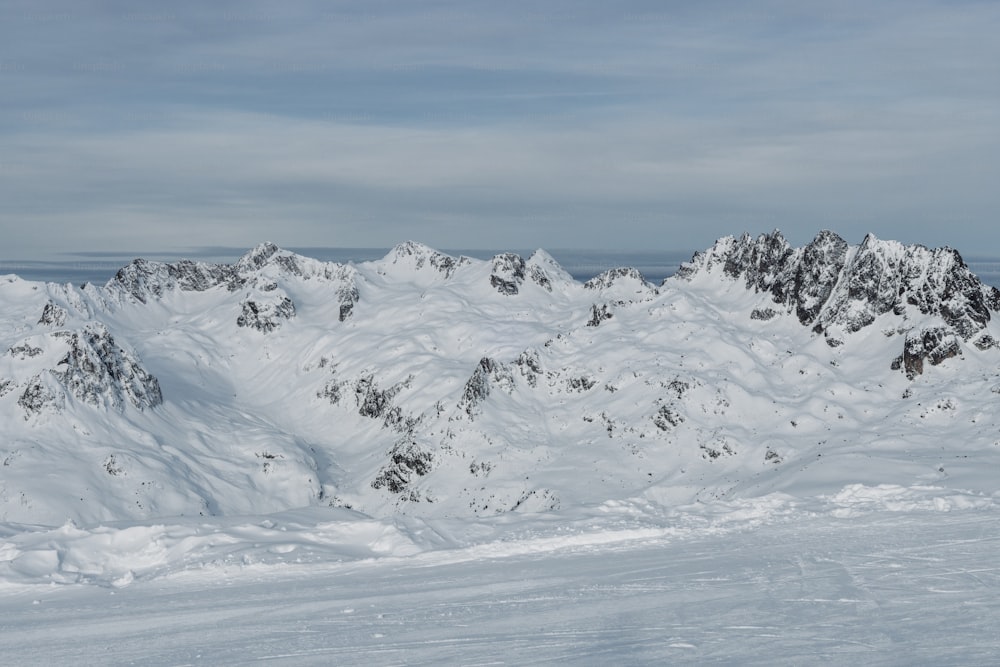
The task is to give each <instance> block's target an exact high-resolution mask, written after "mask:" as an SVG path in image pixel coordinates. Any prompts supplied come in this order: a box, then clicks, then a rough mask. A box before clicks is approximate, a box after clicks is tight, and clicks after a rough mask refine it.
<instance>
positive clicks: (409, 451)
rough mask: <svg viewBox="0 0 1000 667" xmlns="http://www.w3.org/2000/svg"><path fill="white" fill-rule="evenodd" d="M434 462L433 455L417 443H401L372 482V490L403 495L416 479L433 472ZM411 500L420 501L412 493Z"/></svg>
mask: <svg viewBox="0 0 1000 667" xmlns="http://www.w3.org/2000/svg"><path fill="white" fill-rule="evenodd" d="M433 462H434V457H433V455H432V454H431V453H430V452H428V451H424V450H422V449H421V448H420V447H419V446H418V445H417V443H415V442H412V441H403V442H399V443H397V444H396V445H395V446H394V447H393V448H392V450H391V451H390V452H389V463H388V465H386V466H384V467H383V468H382V469H380V470H379V472H378V474H377V475H376V476H375V479H374V480H372V484H371V485H372V488H373V489H382V488H385V489H386V490H388V491H389V492H390V493H397V494H402V493H404V492H406V491H407V490H408V489H409V487H410V484H411V483H412V481H413V479H414V477H423V476H424V475H426V474H427V473H429V472H430V471H431V465H432V463H433ZM409 500H419V497H418V496H417V495H416V494H413V493H412V492H411V494H410V496H409Z"/></svg>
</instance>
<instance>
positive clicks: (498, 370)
mask: <svg viewBox="0 0 1000 667" xmlns="http://www.w3.org/2000/svg"><path fill="white" fill-rule="evenodd" d="M534 362H535V364H536V366H537V357H536V359H535V360H534ZM526 363H529V362H527V361H526ZM529 368H530V366H529ZM532 372H534V371H532ZM494 384H496V385H499V386H501V387H502V388H503V389H505V390H506V391H508V392H509V391H513V388H514V376H513V374H512V373H511V370H510V368H509V367H508V366H506V365H505V364H501V363H499V362H497V361H494V360H493V359H490V358H489V357H483V358H482V359H480V360H479V364H478V365H477V366H476V370H474V371H473V372H472V376H471V377H469V379H468V380H467V381H466V383H465V389H464V391H463V392H462V398H461V400H460V401H459V403H458V405H459V407H460V408H462V409H463V410H465V413H466V414H467V415H469V417H472V418H475V416H476V415H477V414H479V411H480V409H481V408H480V406H481V404H482V403H483V401H485V400H486V398H487V397H488V396H489V395H490V391H491V388H492V386H493V385H494Z"/></svg>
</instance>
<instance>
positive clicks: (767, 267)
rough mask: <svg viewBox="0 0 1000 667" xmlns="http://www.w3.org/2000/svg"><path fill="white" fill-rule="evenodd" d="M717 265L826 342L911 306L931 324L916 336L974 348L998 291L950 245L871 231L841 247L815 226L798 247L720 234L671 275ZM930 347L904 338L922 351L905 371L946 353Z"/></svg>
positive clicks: (998, 303)
mask: <svg viewBox="0 0 1000 667" xmlns="http://www.w3.org/2000/svg"><path fill="white" fill-rule="evenodd" d="M720 267H721V273H722V274H723V275H724V276H725V277H727V278H729V279H732V280H742V281H743V282H744V283H745V285H746V287H747V289H750V290H753V291H754V292H758V293H768V294H770V295H771V297H772V299H773V301H774V303H776V304H779V305H781V306H784V308H785V310H786V312H789V313H795V315H796V316H797V318H798V320H799V322H800V323H801V324H803V325H806V326H810V327H812V328H813V331H815V332H816V333H823V334H824V335H825V336H827V337H828V341H829V342H830V343H831V345H837V344H839V343H840V342H841V341H840V338H839V334H836V335H834V332H836V331H842V332H844V333H848V334H849V333H853V332H856V331H860V330H861V329H863V328H865V327H867V326H869V325H871V324H872V323H874V322H875V320H876V319H877V318H879V317H880V316H882V315H885V314H887V313H895V314H896V315H898V316H904V318H905V317H906V314H907V311H913V315H914V316H916V315H918V314H919V315H922V316H930V317H932V318H935V319H937V320H938V322H939V325H933V326H932V327H931V329H930V330H928V329H922V331H923V333H921V334H920V336H918V337H919V338H920V339H921V341H923V340H924V339H927V340H928V341H946V342H947V345H948V348H949V350H953V349H957V348H956V347H955V345H957V343H956V344H955V345H953V344H952V343H953V339H954V338H955V337H957V338H958V339H961V340H963V341H970V340H972V339H973V338H976V339H977V342H976V345H977V347H980V348H982V345H981V344H980V342H981V341H980V340H979V335H980V334H981V333H983V331H984V329H985V327H986V323H987V322H989V320H990V318H991V315H990V312H991V311H994V312H996V311H998V310H1000V291H998V290H996V289H995V288H993V287H988V286H986V285H984V284H983V283H982V282H980V280H979V279H978V278H977V277H976V276H975V275H974V274H973V273H972V272H971V271H970V270H969V268H968V266H966V264H965V262H964V261H963V260H962V258H961V256H960V255H959V254H958V252H957V251H955V250H953V249H951V248H947V247H945V248H937V249H934V250H929V249H928V248H926V247H924V246H921V245H908V246H904V245H903V244H901V243H898V242H896V241H883V240H880V239H878V238H876V237H875V236H874V235H873V234H868V235H866V236H865V239H864V241H863V242H862V243H861V244H860V245H859V246H849V245H848V244H847V242H846V241H844V240H843V239H842V238H841V237H840V236H838V235H837V234H834V233H833V232H830V231H823V232H820V233H819V234H818V235H817V236H816V237H815V238H814V239H813V240H812V241H811V242H810V243H809V244H808V245H806V246H805V247H803V248H792V247H791V246H790V245H789V244H788V242H787V241H785V239H784V237H783V236H782V235H781V233H780V232H778V231H777V230H775V231H774V232H772V233H771V234H762V235H761V236H758V237H757V238H756V239H754V238H751V237H750V236H749V235H748V234H744V235H743V236H742V237H740V238H739V239H734V238H733V237H725V238H722V239H720V240H719V241H717V242H716V244H715V245H714V246H713V247H712V248H710V249H709V250H707V251H705V252H703V253H696V254H695V256H694V257H693V258H692V260H691V262H689V263H687V264H685V265H684V266H683V267H682V268H681V270H680V271H678V274H677V275H678V278H679V279H682V280H688V281H690V280H693V279H694V278H695V277H696V276H698V275H702V274H716V273H718V272H719V271H720ZM911 326H912V325H911ZM928 326H929V325H928ZM928 331H931V332H932V333H929V334H928V333H927V332H928ZM925 334H927V335H925ZM984 344H985V343H984ZM934 347H935V346H931V345H926V346H925V345H923V343H921V345H916V344H915V343H914V344H907V346H906V349H907V350H908V351H910V353H912V354H913V355H917V356H919V355H920V354H923V356H922V357H921V363H920V364H918V363H916V362H914V363H911V364H909V369H908V371H907V374H908V375H911V376H912V375H913V374H914V371H915V369H918V368H922V359H923V358H930V359H931V363H940V361H941V360H943V359H944V358H947V356H954V353H953V354H949V355H947V356H942V355H936V353H934V352H933V349H932V348H934ZM918 348H919V350H920V351H922V352H918ZM925 348H927V349H925ZM916 372H917V373H919V371H916Z"/></svg>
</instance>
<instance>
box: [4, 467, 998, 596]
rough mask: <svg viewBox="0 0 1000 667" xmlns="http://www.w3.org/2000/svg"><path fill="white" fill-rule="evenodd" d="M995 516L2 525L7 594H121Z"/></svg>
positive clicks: (883, 496) (318, 514)
mask: <svg viewBox="0 0 1000 667" xmlns="http://www.w3.org/2000/svg"><path fill="white" fill-rule="evenodd" d="M992 507H994V502H993V499H992V498H991V497H987V496H984V495H982V494H975V493H971V492H963V491H956V490H950V489H946V488H943V487H935V486H912V487H902V486H895V485H879V486H865V485H862V484H851V485H848V486H846V487H844V488H843V489H841V490H840V491H839V492H837V493H835V494H832V495H830V496H821V497H819V498H818V499H814V500H804V501H803V500H799V499H796V498H794V497H792V496H789V495H786V494H782V493H772V494H768V495H766V496H761V497H758V498H750V499H746V500H729V501H721V500H720V501H715V502H712V503H697V504H694V505H688V506H683V507H677V508H672V509H667V508H664V507H663V506H661V505H658V504H655V503H652V502H650V501H648V500H645V499H635V500H631V501H628V500H622V501H609V502H606V503H603V504H601V505H600V506H597V507H593V508H589V509H575V510H573V511H562V512H552V513H545V514H527V515H518V514H508V515H502V516H497V517H492V518H488V519H480V520H474V521H473V520H469V519H437V520H431V519H420V518H416V517H398V518H396V519H373V518H371V517H368V516H366V515H364V514H361V513H359V512H354V511H351V510H346V509H333V508H315V507H313V508H304V509H299V510H291V511H286V512H281V513H277V514H271V515H266V516H258V517H213V518H211V519H193V518H183V517H181V518H172V519H169V520H164V521H157V522H146V523H143V522H129V523H113V524H107V525H96V526H92V527H85V528H84V527H78V526H77V525H75V524H74V523H73V522H67V523H66V524H64V525H62V526H59V527H43V526H25V525H21V524H11V523H2V524H0V585H3V586H17V585H26V584H49V585H51V584H94V585H98V586H106V587H114V588H120V587H124V586H128V585H129V584H131V583H133V582H134V581H136V580H149V579H156V578H162V577H167V576H171V575H175V574H178V573H181V572H188V573H190V572H192V571H212V570H215V569H219V568H222V569H225V570H226V571H227V572H229V571H231V570H233V569H237V570H243V569H250V570H259V569H260V568H271V567H278V568H282V567H288V566H293V565H310V566H317V565H324V564H326V565H330V564H337V563H345V562H357V561H363V560H371V559H386V558H399V559H408V560H412V559H413V558H417V559H426V560H427V561H428V562H433V563H434V564H442V563H448V562H462V561H469V560H479V559H483V558H505V557H512V556H520V555H525V554H544V553H548V552H555V551H562V550H593V549H608V548H612V549H614V548H615V546H614V545H628V544H630V543H635V542H663V541H672V540H676V539H688V538H692V537H704V536H707V535H719V534H723V533H730V532H741V531H748V530H754V529H756V528H759V527H760V526H762V525H765V524H769V523H774V522H792V521H810V520H811V518H814V517H816V516H820V515H825V516H829V517H832V518H835V519H845V518H853V517H857V516H861V515H867V514H872V513H874V512H879V511H890V512H923V511H931V512H949V511H963V510H983V509H988V508H992Z"/></svg>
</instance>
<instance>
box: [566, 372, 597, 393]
mask: <svg viewBox="0 0 1000 667" xmlns="http://www.w3.org/2000/svg"><path fill="white" fill-rule="evenodd" d="M596 385H597V381H596V380H594V379H593V378H590V377H587V376H586V375H582V376H580V377H572V378H566V389H567V390H568V391H590V390H591V389H593V388H594V387H595V386H596Z"/></svg>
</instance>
